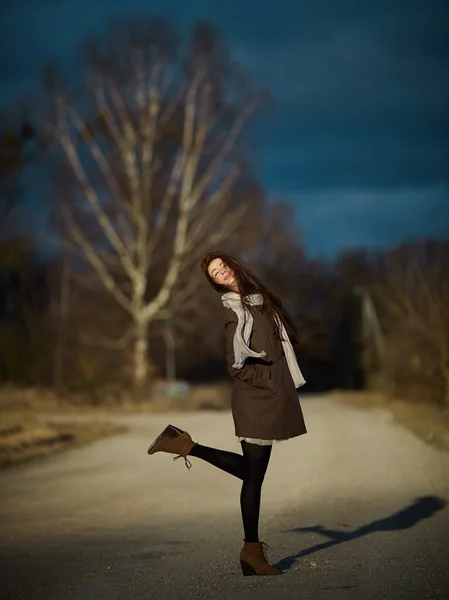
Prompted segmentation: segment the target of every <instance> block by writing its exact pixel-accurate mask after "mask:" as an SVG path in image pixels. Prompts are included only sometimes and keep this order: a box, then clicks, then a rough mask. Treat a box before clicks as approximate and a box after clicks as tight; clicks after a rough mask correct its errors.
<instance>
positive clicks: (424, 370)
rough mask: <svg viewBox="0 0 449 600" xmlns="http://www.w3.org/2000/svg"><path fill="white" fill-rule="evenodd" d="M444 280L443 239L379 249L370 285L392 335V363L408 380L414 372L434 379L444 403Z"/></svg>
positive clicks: (447, 391) (448, 265) (448, 374)
mask: <svg viewBox="0 0 449 600" xmlns="http://www.w3.org/2000/svg"><path fill="white" fill-rule="evenodd" d="M448 282H449V243H448V242H436V241H433V242H426V243H424V244H420V245H408V246H407V245H404V246H402V247H399V248H398V249H396V250H395V251H393V252H390V253H388V254H387V255H385V256H384V274H383V278H382V280H381V281H380V282H379V283H378V284H377V285H375V286H374V289H375V290H376V292H377V297H378V299H379V301H380V303H381V305H382V307H383V309H384V311H385V313H386V314H385V316H386V318H385V319H384V326H385V328H386V331H387V339H388V340H390V342H391V340H392V338H393V339H394V340H395V344H394V348H395V351H396V356H395V357H394V358H393V360H394V362H395V366H396V368H399V369H400V368H401V365H402V367H403V368H404V367H406V374H407V377H408V378H409V379H410V380H411V379H412V377H413V374H418V375H419V376H420V377H421V378H425V379H426V380H427V384H428V385H429V384H430V387H432V386H435V385H437V386H438V388H439V390H440V393H441V398H442V400H443V402H444V403H445V404H447V405H449V283H448ZM401 341H402V342H403V343H402V345H401ZM399 347H401V348H402V350H401V351H399V353H398V348H399ZM405 362H406V363H407V365H404V363H405Z"/></svg>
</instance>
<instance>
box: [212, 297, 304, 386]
mask: <svg viewBox="0 0 449 600" xmlns="http://www.w3.org/2000/svg"><path fill="white" fill-rule="evenodd" d="M221 300H222V302H223V306H224V307H225V308H231V309H232V310H233V311H234V312H235V314H236V315H237V327H236V330H235V334H234V340H233V349H234V359H235V362H234V364H233V365H232V366H233V367H234V368H235V369H241V368H242V367H243V365H244V363H245V360H246V359H247V358H248V357H252V358H265V356H266V352H265V351H262V352H254V350H251V348H250V347H249V343H250V339H251V333H252V330H253V316H252V314H251V312H250V311H249V310H248V308H247V307H246V306H244V305H242V302H241V299H240V294H237V293H236V292H227V293H226V294H223V296H222V297H221ZM246 300H247V301H248V304H250V305H251V306H260V305H262V304H263V296H262V294H250V295H249V296H246ZM276 321H277V323H278V326H279V331H280V334H281V338H282V347H283V350H284V352H285V358H286V359H287V364H288V368H289V369H290V374H291V376H292V379H293V382H294V384H295V388H299V387H301V386H302V385H304V384H305V382H306V380H305V379H304V377H303V375H302V373H301V370H300V368H299V366H298V362H297V360H296V355H295V352H294V350H293V346H292V344H291V342H290V339H289V337H288V334H287V331H286V329H285V326H284V323H283V322H282V321H281V319H279V317H277V316H276Z"/></svg>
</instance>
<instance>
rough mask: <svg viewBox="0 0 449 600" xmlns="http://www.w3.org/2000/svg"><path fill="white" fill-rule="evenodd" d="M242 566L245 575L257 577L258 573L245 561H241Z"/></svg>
mask: <svg viewBox="0 0 449 600" xmlns="http://www.w3.org/2000/svg"><path fill="white" fill-rule="evenodd" d="M240 566H241V567H242V573H243V575H256V571H255V570H254V569H253V568H252V566H251V565H249V564H248V563H247V562H244V561H243V560H241V561H240Z"/></svg>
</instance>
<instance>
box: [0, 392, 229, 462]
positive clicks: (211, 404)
mask: <svg viewBox="0 0 449 600" xmlns="http://www.w3.org/2000/svg"><path fill="white" fill-rule="evenodd" d="M229 399H230V388H229V386H228V385H226V384H222V385H198V386H192V387H191V389H190V391H189V393H188V394H185V395H184V396H182V397H178V398H170V397H167V396H163V395H154V394H153V395H149V396H148V398H145V396H143V397H142V398H141V399H140V400H139V401H137V400H136V399H134V398H133V397H132V396H131V395H130V396H129V397H128V398H126V397H125V398H121V399H120V400H117V399H115V398H113V397H109V398H108V397H105V398H101V402H99V403H98V404H93V403H92V402H91V401H90V402H89V399H88V398H85V397H84V398H83V397H82V396H79V397H72V398H59V397H57V396H56V395H55V394H54V393H53V392H52V391H51V390H43V389H34V388H29V389H20V388H8V387H3V388H0V469H2V468H6V467H10V466H13V465H16V464H19V463H22V462H24V461H29V460H31V459H34V458H38V457H41V456H45V455H48V454H51V453H54V452H61V451H62V450H66V449H68V448H72V447H74V446H80V445H83V444H86V443H89V442H92V441H94V440H97V439H99V438H102V437H105V436H109V435H114V434H117V433H122V432H124V431H126V427H124V426H121V425H118V424H117V423H116V422H113V421H114V416H118V415H122V414H136V413H140V414H145V413H164V414H166V413H173V412H177V413H179V412H196V411H198V410H217V411H220V410H226V409H228V408H229ZM80 413H82V414H84V415H92V419H89V420H88V421H85V420H83V421H82V422H80V421H79V420H77V419H76V416H77V415H79V414H80ZM53 415H57V417H58V418H57V422H55V421H56V419H55V418H54V417H53V420H52V416H53Z"/></svg>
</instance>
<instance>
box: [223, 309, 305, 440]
mask: <svg viewBox="0 0 449 600" xmlns="http://www.w3.org/2000/svg"><path fill="white" fill-rule="evenodd" d="M250 310H251V314H252V315H253V318H254V323H253V330H252V335H251V340H250V344H249V346H250V348H251V349H252V350H255V351H256V352H260V351H262V350H265V352H266V357H265V359H259V358H247V359H246V361H245V364H244V365H243V367H242V368H241V369H235V368H234V367H233V366H232V365H233V364H234V350H233V339H234V333H235V330H236V327H237V315H236V314H235V312H234V311H233V310H232V309H231V308H224V311H225V330H226V360H227V365H228V373H229V374H230V375H231V376H232V377H233V378H234V387H233V390H232V398H231V408H232V416H233V419H234V425H235V435H236V436H239V437H251V438H259V439H264V440H265V439H266V440H284V439H288V438H292V437H296V436H298V435H302V434H303V433H306V431H307V430H306V426H305V423H304V418H303V414H302V410H301V406H300V404H299V400H298V395H297V392H296V389H295V385H294V383H293V379H292V377H291V375H290V370H289V368H288V364H287V360H286V358H285V354H284V352H283V348H282V342H281V341H280V339H279V338H278V337H277V336H276V335H275V332H274V330H273V327H272V324H271V321H270V320H269V318H268V315H267V312H266V311H265V310H264V308H263V306H252V307H251V308H250Z"/></svg>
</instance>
